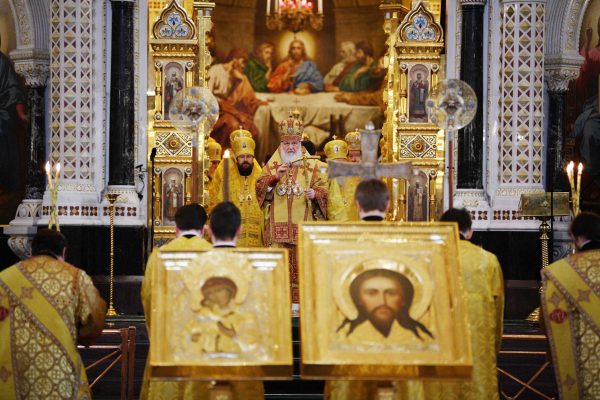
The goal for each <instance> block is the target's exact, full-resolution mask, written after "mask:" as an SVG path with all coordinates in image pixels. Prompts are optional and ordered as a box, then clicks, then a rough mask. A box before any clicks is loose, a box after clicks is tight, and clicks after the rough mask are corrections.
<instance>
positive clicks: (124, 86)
mask: <svg viewBox="0 0 600 400" xmlns="http://www.w3.org/2000/svg"><path fill="white" fill-rule="evenodd" d="M133 4H134V3H133V1H132V0H113V1H111V6H112V41H111V43H112V47H111V74H110V75H111V78H110V79H111V80H110V124H109V126H110V144H109V155H110V159H109V178H108V184H109V185H110V186H113V185H119V186H121V185H127V186H133V184H134V170H133V168H134V159H135V154H134V113H135V112H134V97H135V96H134V87H133V80H134V64H133V48H134V43H133Z"/></svg>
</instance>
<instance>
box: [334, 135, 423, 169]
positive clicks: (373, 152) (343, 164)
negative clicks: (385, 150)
mask: <svg viewBox="0 0 600 400" xmlns="http://www.w3.org/2000/svg"><path fill="white" fill-rule="evenodd" d="M380 135H381V131H380V130H376V131H375V130H361V131H360V145H361V150H362V161H361V162H359V163H353V162H349V161H338V160H330V161H327V164H328V165H329V171H328V176H329V178H330V179H331V178H335V177H338V176H360V178H361V179H362V180H367V179H376V178H380V177H383V176H385V177H388V178H404V179H409V178H410V176H411V174H412V164H411V163H410V162H402V163H399V162H393V163H385V164H380V163H378V162H377V148H378V146H379V136H380Z"/></svg>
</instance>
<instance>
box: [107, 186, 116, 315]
mask: <svg viewBox="0 0 600 400" xmlns="http://www.w3.org/2000/svg"><path fill="white" fill-rule="evenodd" d="M118 197H119V194H118V193H107V194H106V199H107V200H108V202H109V203H110V206H109V207H108V210H109V213H110V214H109V215H110V282H109V300H108V311H106V316H107V317H116V316H117V310H115V307H114V305H113V288H114V282H115V280H114V278H115V202H116V201H117V198H118Z"/></svg>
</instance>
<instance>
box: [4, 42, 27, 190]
mask: <svg viewBox="0 0 600 400" xmlns="http://www.w3.org/2000/svg"><path fill="white" fill-rule="evenodd" d="M0 43H1V38H0ZM18 120H21V121H22V122H25V121H27V115H26V114H25V96H24V94H23V92H22V91H21V86H20V84H19V78H18V76H17V73H16V72H15V68H14V67H13V64H12V62H11V60H10V59H9V58H8V56H6V55H5V54H4V53H2V52H1V51H0V193H3V192H4V191H13V190H15V189H17V187H18V185H19V180H18V177H19V174H18V173H16V171H17V163H18V160H17V154H18V152H17V136H16V134H15V131H16V127H17V123H18Z"/></svg>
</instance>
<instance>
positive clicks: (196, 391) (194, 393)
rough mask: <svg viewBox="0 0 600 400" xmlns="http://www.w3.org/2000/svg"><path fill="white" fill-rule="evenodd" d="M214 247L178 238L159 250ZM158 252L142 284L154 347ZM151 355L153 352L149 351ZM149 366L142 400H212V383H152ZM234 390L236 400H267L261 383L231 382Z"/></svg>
mask: <svg viewBox="0 0 600 400" xmlns="http://www.w3.org/2000/svg"><path fill="white" fill-rule="evenodd" d="M210 248H212V245H211V244H210V243H208V242H207V241H206V240H204V239H202V238H200V237H193V238H189V239H188V238H185V237H179V238H176V239H173V240H172V241H171V242H169V243H167V244H165V245H164V246H162V247H161V248H160V250H164V251H171V250H187V251H195V250H208V249H210ZM157 254H158V250H156V249H155V250H154V251H153V252H152V254H151V255H150V259H149V260H148V264H147V265H146V272H145V276H144V280H143V281H142V294H141V296H142V304H143V306H144V314H145V316H146V325H147V328H148V336H149V337H150V343H152V339H151V338H152V336H151V332H152V320H151V312H152V311H151V310H152V297H151V293H152V286H153V285H154V282H153V278H152V273H153V272H152V271H153V270H154V268H157ZM148 354H150V351H148ZM149 367H150V363H149V362H148V361H147V362H146V368H145V370H144V383H143V385H142V393H141V394H140V399H152V400H178V399H182V400H183V399H190V400H192V399H194V400H196V399H199V400H209V398H210V388H211V383H210V382H199V381H165V380H152V381H151V380H150V368H149ZM228 383H229V384H230V385H231V386H232V390H233V393H234V398H235V399H248V400H255V399H256V400H261V399H263V398H264V389H263V385H262V383H261V382H228Z"/></svg>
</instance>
